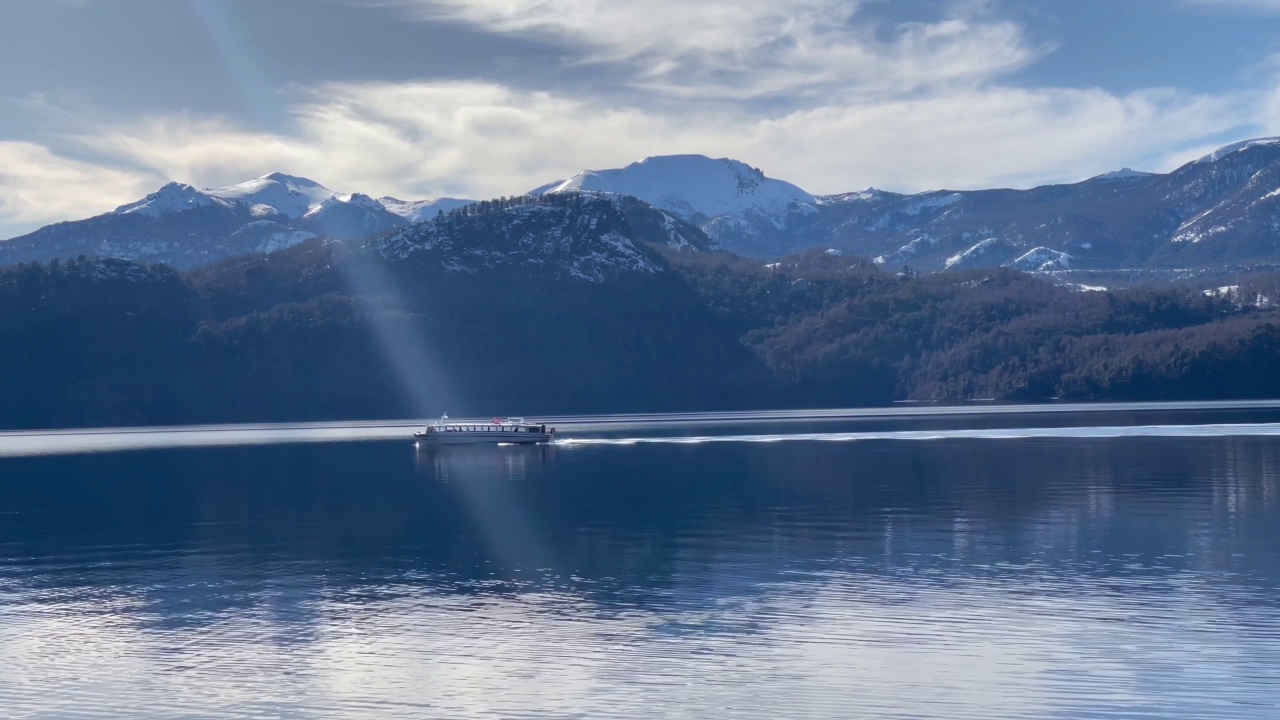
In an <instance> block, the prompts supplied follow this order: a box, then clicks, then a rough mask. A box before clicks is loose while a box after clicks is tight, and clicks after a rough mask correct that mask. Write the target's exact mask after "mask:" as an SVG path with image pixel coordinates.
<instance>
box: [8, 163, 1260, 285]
mask: <svg viewBox="0 0 1280 720" xmlns="http://www.w3.org/2000/svg"><path fill="white" fill-rule="evenodd" d="M562 193H587V194H599V195H603V196H610V197H617V198H623V197H626V198H635V199H636V200H637V201H639V202H641V203H644V204H647V205H649V206H651V207H653V208H654V209H655V210H656V211H658V212H661V213H665V214H666V215H667V216H669V218H670V219H671V220H672V221H679V222H682V223H687V224H689V225H692V226H695V227H697V228H698V229H699V230H701V231H702V232H703V233H704V234H705V235H706V236H708V237H709V238H710V240H711V244H712V245H714V246H716V247H717V248H719V249H724V250H727V251H729V252H733V253H736V254H740V255H744V256H748V257H756V258H776V257H779V256H782V255H786V254H789V253H792V252H797V251H802V250H804V249H807V248H820V249H836V250H840V251H842V252H846V253H850V254H857V255H862V256H865V257H870V258H875V259H876V260H877V262H879V263H881V264H885V265H899V264H901V265H910V266H911V267H912V268H913V269H914V270H919V271H924V272H933V271H943V270H946V269H947V268H949V267H955V266H956V265H957V263H958V261H957V262H952V261H953V260H955V259H956V258H961V259H963V261H964V262H963V263H962V264H970V263H975V264H976V266H999V265H1007V266H1011V267H1036V268H1039V267H1041V265H1044V263H1041V264H1036V263H1033V262H1031V261H1030V259H1028V258H1027V257H1026V256H1028V255H1029V254H1031V253H1033V252H1034V251H1037V250H1043V252H1042V253H1039V254H1038V255H1035V256H1033V257H1040V256H1044V257H1045V258H1057V259H1059V260H1061V259H1065V258H1070V260H1069V262H1070V263H1071V266H1072V267H1073V268H1080V269H1089V270H1116V269H1150V268H1169V267H1178V266H1180V265H1186V266H1188V267H1210V266H1215V265H1222V264H1224V263H1237V262H1270V261H1276V260H1280V138H1258V139H1253V140H1244V141H1240V142H1237V143H1232V144H1229V145H1225V146H1223V147H1222V148H1219V149H1218V150H1216V151H1214V152H1212V153H1209V154H1208V155H1205V156H1204V157H1201V158H1200V159H1198V160H1194V161H1192V162H1190V163H1187V164H1185V165H1183V166H1182V167H1179V168H1177V169H1175V170H1173V171H1171V172H1169V173H1146V172H1140V171H1135V170H1131V169H1129V168H1122V169H1121V170H1117V171H1113V172H1110V173H1104V174H1102V175H1098V176H1095V177H1092V178H1088V179H1086V180H1082V181H1080V182H1076V183H1068V184H1058V185H1045V186H1039V187H1035V188H1031V189H1026V190H1018V189H990V190H958V191H955V190H933V191H926V192H922V193H915V194H900V193H894V192H888V191H882V190H878V189H875V188H867V189H866V190H862V191H856V192H849V193H838V194H833V195H815V194H811V193H809V192H807V191H805V190H803V189H802V188H801V187H800V186H798V185H794V184H792V183H789V182H786V181H782V180H777V179H774V178H770V177H768V176H767V175H765V174H764V172H763V171H761V170H760V169H758V168H755V167H753V166H751V165H748V164H746V163H743V162H740V161H738V160H733V159H730V158H710V157H707V156H702V155H693V154H684V155H668V156H652V157H648V158H645V159H644V160H641V161H638V162H635V163H631V164H630V165H627V166H624V167H621V168H613V169H605V170H584V171H581V172H579V173H577V174H575V175H573V176H571V177H569V178H568V179H565V180H559V181H556V182H553V183H548V184H544V185H542V186H539V187H538V188H535V189H534V190H533V191H532V192H531V193H530V194H531V195H534V196H539V195H554V194H562ZM472 202H473V201H469V200H464V199H458V198H435V199H428V200H422V201H403V200H398V199H396V198H394V197H390V196H386V197H382V198H377V199H374V198H372V197H370V196H368V195H362V194H359V193H353V194H349V195H344V194H340V193H336V192H334V191H332V190H329V189H328V188H327V187H325V186H323V185H321V184H320V183H317V182H315V181H312V180H309V179H307V178H301V177H297V176H292V175H287V174H285V173H271V174H269V175H264V176H262V177H259V178H254V179H252V180H249V181H246V182H244V183H239V184H237V185H230V186H225V187H221V188H207V189H204V190H198V189H196V188H195V187H193V186H191V185H188V184H182V183H169V184H166V185H165V186H163V187H162V188H160V190H158V191H157V192H155V193H152V194H150V195H148V196H147V197H145V198H143V199H141V200H139V201H136V202H133V203H129V204H126V205H122V206H120V207H119V208H117V209H116V210H114V211H112V212H110V213H106V214H104V215H99V216H96V217H93V218H89V219H87V220H82V221H74V222H70V223H58V224H55V225H51V226H47V227H45V228H41V229H40V230H37V231H36V232H34V233H31V234H29V235H26V236H23V237H20V238H14V239H11V240H8V241H3V242H0V263H9V264H13V263H17V262H27V261H33V260H48V259H50V258H52V257H63V258H68V257H76V256H77V255H81V254H84V255H95V256H96V255H108V256H112V255H114V256H120V257H126V258H130V259H135V260H139V261H144V262H167V263H169V264H173V265H175V266H176V267H179V268H191V267H197V266H199V265H202V264H207V263H210V262H216V261H217V260H219V259H222V258H224V257H231V256H235V255H238V254H246V253H254V252H269V251H272V250H278V249H281V248H284V247H289V246H290V245H292V244H296V243H298V242H302V241H305V240H306V239H309V238H313V237H324V238H330V239H338V240H345V241H357V240H360V241H362V240H366V239H369V238H372V237H378V236H382V235H387V234H391V233H394V232H399V231H400V230H402V229H403V228H405V227H409V226H411V225H414V224H416V223H423V222H431V221H433V220H434V219H435V217H436V216H437V215H439V214H441V213H444V212H448V211H452V210H455V209H457V208H460V207H465V206H467V205H470V204H472ZM1045 263H1047V264H1048V265H1049V266H1052V267H1057V266H1058V265H1059V263H1057V262H1051V261H1050V260H1049V259H1046V260H1045ZM1031 271H1033V272H1039V271H1041V270H1039V269H1035V270H1031Z"/></svg>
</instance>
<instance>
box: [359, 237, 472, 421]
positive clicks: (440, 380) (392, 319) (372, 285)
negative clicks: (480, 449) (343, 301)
mask: <svg viewBox="0 0 1280 720" xmlns="http://www.w3.org/2000/svg"><path fill="white" fill-rule="evenodd" d="M336 262H337V263H338V267H339V269H340V270H341V272H342V275H343V279H344V280H345V282H346V284H347V288H348V290H349V291H350V292H351V294H352V295H353V296H355V297H357V298H359V299H360V301H361V304H362V307H363V309H364V311H365V317H366V321H367V322H368V325H369V330H370V333H371V334H372V336H373V340H374V342H375V343H377V347H378V348H379V350H380V352H381V354H382V356H383V357H384V358H385V359H386V362H387V366H388V368H389V369H390V370H391V372H393V373H395V376H396V381H397V382H398V384H399V386H400V388H401V390H402V391H403V392H404V393H405V396H406V398H407V399H408V402H409V403H410V406H411V407H412V409H413V413H414V415H415V416H416V417H419V418H425V417H436V416H439V415H440V414H442V413H445V412H449V411H450V410H455V409H457V410H460V409H462V406H461V405H459V401H460V400H461V398H459V397H457V396H456V394H455V392H454V390H453V389H452V387H451V384H450V382H449V379H448V378H447V377H446V373H445V371H444V369H443V367H442V365H441V363H440V362H439V360H438V359H437V358H436V356H435V353H433V352H432V351H431V349H430V347H429V343H428V341H427V338H425V337H423V336H422V334H421V333H420V332H419V331H418V329H417V327H416V323H415V320H414V317H413V315H412V314H411V313H409V312H405V311H403V310H402V308H401V304H402V302H403V299H404V297H405V296H404V294H403V293H402V292H401V291H400V288H399V286H398V284H397V283H396V280H395V278H393V277H392V276H391V275H390V274H389V273H388V272H387V271H386V269H385V268H383V267H382V266H381V265H380V264H379V263H378V259H377V258H376V257H369V258H356V257H347V258H342V259H339V260H337V261H336ZM370 371H371V372H372V371H373V369H372V368H370Z"/></svg>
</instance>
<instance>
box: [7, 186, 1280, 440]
mask: <svg viewBox="0 0 1280 720" xmlns="http://www.w3.org/2000/svg"><path fill="white" fill-rule="evenodd" d="M556 202H557V203H559V205H558V206H557V207H559V208H560V209H559V210H554V212H556V213H561V214H562V215H564V216H563V217H561V216H556V217H551V216H548V219H546V221H547V222H554V223H559V224H565V223H567V224H568V226H572V227H576V228H580V232H578V234H575V235H572V236H568V235H566V236H565V240H564V243H563V247H565V248H571V249H572V253H574V254H575V255H574V256H575V257H577V256H579V255H581V253H583V252H589V253H594V255H593V257H595V258H596V265H593V267H594V268H596V269H597V270H599V272H597V273H595V274H593V275H592V279H584V278H582V277H574V276H573V275H572V274H569V273H556V272H546V271H545V269H546V268H545V267H543V268H542V269H541V270H538V271H536V272H535V271H531V270H530V269H528V267H527V263H526V262H525V260H527V258H525V259H522V256H520V255H519V252H518V250H511V251H510V252H508V253H507V254H506V255H504V256H503V258H504V262H503V263H498V264H496V265H494V266H492V267H485V266H476V267H465V268H461V269H459V268H458V267H457V266H456V265H457V263H456V262H455V261H456V260H457V258H456V257H454V256H452V255H449V254H448V251H447V248H449V247H455V245H452V244H450V243H449V242H442V241H441V237H440V236H438V235H436V236H432V237H431V238H427V239H420V242H421V243H422V245H421V248H420V249H418V250H415V251H414V252H407V253H388V252H386V250H387V249H388V248H395V247H399V248H400V249H401V250H404V249H405V247H406V246H405V245H404V244H403V243H404V242H405V238H392V239H389V240H385V241H381V244H379V245H377V246H370V247H365V248H362V249H350V248H348V247H347V246H344V245H340V244H328V245H326V244H322V243H320V242H318V241H312V242H308V243H303V244H302V245H299V246H297V247H295V248H292V249H290V250H287V251H284V252H280V253H275V254H271V255H261V256H253V257H249V258H241V259H237V260H232V261H227V262H224V263H222V264H220V265H217V266H214V267H211V268H207V269H204V270H200V271H195V272H192V273H187V274H182V273H178V272H177V271H174V270H172V269H169V268H167V267H164V266H142V265H138V264H134V263H130V262H126V261H119V260H77V261H70V262H55V263H51V264H48V265H41V264H28V265H21V266H14V267H9V268H0V346H3V347H4V348H5V349H6V351H5V352H4V353H0V425H2V426H3V427H6V428H17V427H49V426H77V425H107V424H161V423H188V422H229V421H268V420H273V421H283V420H315V419H338V418H343V419H347V418H384V417H424V416H431V415H438V414H439V413H441V412H445V411H447V412H450V413H453V414H458V415H460V414H469V413H475V414H483V415H491V414H500V413H501V414H505V413H521V414H528V415H536V414H539V413H544V414H545V413H583V412H598V411H609V412H623V411H657V410H693V409H719V408H726V409H728V408H738V409H741V408H752V407H782V406H790V407H805V406H809V407H816V406H837V405H862V404H886V403H890V402H892V401H894V400H903V399H915V400H923V401H963V400H969V399H981V398H995V399H1006V400H1044V399H1048V398H1053V397H1060V398H1063V399H1072V400H1089V399H1144V400H1146V399H1178V398H1245V397H1276V396H1280V376H1278V375H1277V374H1276V373H1275V372H1274V368H1275V366H1276V361H1277V360H1278V359H1280V312H1277V311H1275V310H1272V309H1269V308H1270V305H1271V304H1272V302H1273V298H1274V289H1275V288H1274V285H1275V283H1271V284H1270V285H1267V283H1266V282H1263V284H1262V285H1260V286H1258V287H1256V288H1242V289H1241V290H1239V291H1235V292H1232V293H1226V294H1223V295H1220V296H1207V295H1205V294H1204V293H1201V292H1197V291H1192V290H1188V289H1179V288H1172V287H1163V288H1149V289H1135V290H1128V291H1122V292H1079V291H1076V290H1071V289H1068V288H1064V287H1059V286H1055V285H1053V284H1051V283H1049V282H1047V281H1045V280H1042V279H1038V278H1035V277H1032V276H1029V275H1025V274H1022V273H1019V272H1016V271H1012V270H1005V269H982V270H973V271H965V272H952V273H945V274H935V275H926V276H911V275H909V274H908V275H905V276H904V275H898V274H892V273H888V272H884V271H882V270H880V269H879V268H878V267H876V266H875V265H873V264H872V263H870V262H869V261H866V260H862V259H856V258H849V257H844V256H840V255H836V254H831V253H822V252H815V253H810V254H806V255H801V256H795V257H791V258H788V259H785V260H784V261H782V262H780V263H775V264H770V265H768V266H766V265H764V264H762V263H760V262H759V261H752V260H745V259H742V258H738V257H735V256H732V255H726V254H720V253H710V252H693V251H690V250H688V249H678V246H679V243H677V242H674V241H672V242H667V243H663V242H651V241H650V240H646V239H642V238H639V237H635V235H636V231H635V230H633V229H632V227H631V224H630V223H629V222H628V221H627V220H626V218H625V217H623V216H621V215H611V214H610V213H614V212H615V211H614V210H611V209H609V208H612V207H613V206H612V205H610V206H609V208H605V207H603V206H600V205H597V204H593V203H590V202H585V203H576V201H572V200H570V201H563V200H560V201H556ZM511 211H512V209H511V208H500V207H495V208H492V209H490V210H488V211H483V212H482V211H480V210H478V209H473V210H469V211H467V213H463V214H459V215H457V216H455V217H454V219H453V220H452V222H453V223H454V224H455V225H456V226H458V228H459V229H458V232H465V233H473V231H474V229H475V225H476V224H477V223H481V224H482V223H484V222H486V219H485V218H486V217H487V213H500V212H511ZM522 212H527V210H526V211H522ZM547 212H552V211H547ZM583 213H585V214H588V215H589V214H591V213H604V214H603V215H600V216H599V217H598V218H596V220H597V221H596V222H590V221H588V219H584V217H580V215H582V214H583ZM539 217H541V216H539ZM580 220H581V221H582V222H579V221H580ZM606 220H608V222H605V221H606ZM610 223H613V224H610ZM471 236H474V234H473V235H471ZM488 237H489V240H488V242H493V243H502V242H512V243H517V245H518V242H517V241H518V240H519V237H523V236H519V237H517V236H514V235H513V236H511V237H510V238H507V237H505V236H504V237H498V236H488ZM397 243H400V244H397ZM467 250H468V251H469V252H470V251H474V250H475V248H474V247H468V248H467ZM538 252H542V251H541V250H538ZM609 252H614V253H617V255H616V258H617V259H618V262H619V263H620V264H610V263H611V262H612V260H610V258H611V257H613V256H610V255H608V253H609ZM442 253H443V254H442ZM512 253H515V254H512ZM633 253H638V256H637V257H639V260H636V258H635V257H633ZM476 257H483V254H481V255H477V256H476ZM538 257H541V258H543V259H544V260H545V262H548V263H554V262H557V261H558V260H557V258H556V257H555V256H554V255H546V254H543V255H539V256H538ZM627 263H630V264H627ZM640 267H642V268H643V269H637V268H640ZM1267 293H1271V294H1270V295H1268V294H1267ZM1260 306H1261V307H1260Z"/></svg>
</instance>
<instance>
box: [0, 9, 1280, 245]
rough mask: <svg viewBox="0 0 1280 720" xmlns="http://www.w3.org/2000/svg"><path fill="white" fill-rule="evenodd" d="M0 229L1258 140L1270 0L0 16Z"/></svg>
mask: <svg viewBox="0 0 1280 720" xmlns="http://www.w3.org/2000/svg"><path fill="white" fill-rule="evenodd" d="M4 18H5V22H4V23H2V24H0V63H2V66H3V67H4V68H6V72H4V73H0V237H7V236H10V235H14V234H17V233H19V232H23V231H26V230H29V229H32V228H34V227H37V226H39V225H42V224H45V223H48V222H53V221H57V220H65V219H74V218H78V217H83V216H86V215H90V214H95V213H98V212H103V211H106V210H109V209H111V208H112V207H115V206H116V205H119V204H121V203H124V202H127V201H129V200H133V199H136V198H137V197H140V196H141V195H144V194H146V193H147V192H150V191H152V190H154V189H155V188H156V187H158V186H159V185H160V184H162V183H163V182H165V181H168V180H179V181H183V182H190V183H192V184H195V185H199V186H210V185H219V184H226V183H231V182H238V181H241V180H244V179H247V178H250V177H255V176H258V175H262V174H265V173H267V172H271V171H276V170H280V171H284V172H289V173H291V174H297V175H305V176H308V177H311V178H313V179H316V180H318V181H320V182H322V183H324V184H326V185H328V186H330V187H331V188H333V189H335V190H339V191H345V192H352V191H360V192H367V193H371V194H394V195H398V196H402V197H409V198H416V197H426V196H432V195H455V196H467V197H485V196H493V195H502V194H514V193H520V192H525V191H527V190H529V189H530V188H532V187H535V186H537V185H540V184H543V183H545V182H548V181H550V180H554V179H556V178H560V177H564V176H567V175H569V174H572V173H573V172H576V171H577V170H580V169H583V168H602V167H615V166H618V165H622V164H626V163H628V162H631V161H634V160H638V159H641V158H643V157H646V156H650V155H659V154H668V153H685V152H697V153H703V154H707V155H712V156H717V157H718V156H730V157H735V158H737V159H740V160H743V161H746V162H748V163H750V164H752V165H755V166H758V167H760V168H762V169H763V170H764V171H765V172H766V173H768V174H770V175H772V176H775V177H780V178H783V179H786V180H790V181H792V182H795V183H797V184H799V185H801V186H802V187H804V188H806V189H808V190H810V191H812V192H841V191H850V190H856V189H860V188H863V187H866V186H869V185H874V186H876V187H882V188H886V189H893V190H901V191H915V190H924V189H931V188H943V187H945V188H973V187H988V186H1014V187H1025V186H1030V185H1034V184H1038V183H1044V182H1056V181H1064V180H1068V181H1069V180H1078V179H1082V178H1085V177H1089V176H1091V175H1094V174H1098V173H1101V172H1105V171H1107V170H1111V169H1115V168H1118V167H1120V166H1132V167H1138V168H1143V169H1150V170H1169V169H1172V168H1173V167H1176V166H1177V165H1178V164H1179V163H1181V162H1183V161H1185V160H1187V159H1189V158H1192V157H1194V156H1196V155H1198V154H1200V153H1202V152H1204V151H1206V150H1208V149H1211V148H1212V147H1215V146H1217V145H1220V144H1225V143H1226V142H1229V141H1232V140H1236V139H1241V138H1245V137H1255V136H1261V135H1275V134H1280V0H645V1H644V2H629V1H628V0H270V1H268V2H264V1H262V0H8V1H7V2H6V3H5V8H4Z"/></svg>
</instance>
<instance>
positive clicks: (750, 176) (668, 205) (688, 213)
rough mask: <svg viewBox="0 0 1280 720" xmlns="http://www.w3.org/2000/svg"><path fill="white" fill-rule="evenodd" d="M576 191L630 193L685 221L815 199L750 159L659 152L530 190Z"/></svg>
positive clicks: (774, 209) (774, 210) (782, 208)
mask: <svg viewBox="0 0 1280 720" xmlns="http://www.w3.org/2000/svg"><path fill="white" fill-rule="evenodd" d="M574 191H579V192H604V193H617V194H622V195H631V196H633V197H636V198H639V199H640V200H643V201H644V202H647V203H649V204H650V205H653V206H655V207H659V208H663V209H665V210H670V211H672V212H674V213H676V214H677V215H679V216H681V218H682V219H685V220H690V219H694V218H698V217H699V216H700V217H701V218H702V219H712V218H716V217H719V216H723V215H735V216H741V215H743V214H757V213H763V214H765V215H770V216H780V215H782V214H784V213H785V212H786V209H787V207H788V206H789V205H790V204H792V203H813V202H814V201H815V198H814V196H813V195H810V194H809V193H807V192H805V191H804V190H801V189H800V188H798V187H796V186H795V185H792V184H791V183H787V182H783V181H781V180H774V179H772V178H769V177H766V176H765V174H764V173H763V172H761V171H760V170H759V169H757V168H753V167H751V166H750V165H747V164H746V163H743V162H739V161H737V160H731V159H728V158H720V159H712V158H709V157H706V156H705V155H661V156H655V157H648V158H645V159H644V160H641V161H640V162H636V163H632V164H630V165H628V166H626V167H624V168H617V169H612V170H584V171H582V172H580V173H578V174H577V175H574V176H573V177H571V178H569V179H568V180H564V181H561V182H558V183H551V184H549V185H544V186H542V187H540V188H538V189H536V190H534V191H533V193H532V194H535V195H542V194H548V193H556V192H574Z"/></svg>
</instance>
